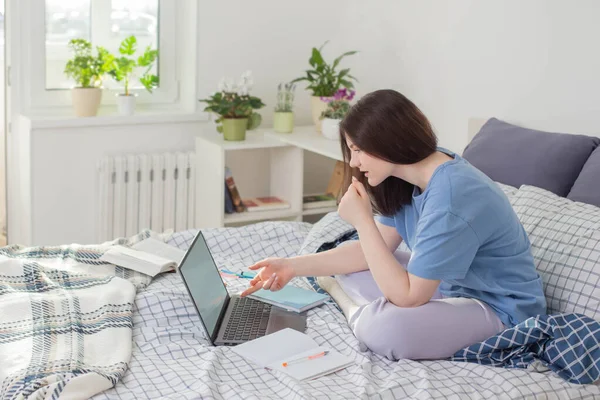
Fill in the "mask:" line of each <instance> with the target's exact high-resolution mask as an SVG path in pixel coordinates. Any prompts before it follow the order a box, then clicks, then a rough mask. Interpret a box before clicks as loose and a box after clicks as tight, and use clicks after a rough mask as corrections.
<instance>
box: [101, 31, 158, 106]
mask: <svg viewBox="0 0 600 400" xmlns="http://www.w3.org/2000/svg"><path fill="white" fill-rule="evenodd" d="M136 50H137V39H136V38H135V36H129V37H127V38H125V39H124V40H123V42H121V46H120V47H119V53H120V54H121V57H118V58H115V59H114V62H113V65H112V68H111V69H110V71H109V72H108V73H109V75H110V76H112V77H113V79H114V80H115V81H117V82H121V81H124V82H125V83H124V88H123V89H124V91H123V93H118V94H117V106H118V109H119V114H121V115H131V114H133V112H134V111H135V98H136V96H137V94H134V93H131V91H130V89H129V85H130V82H131V79H132V75H133V72H134V71H135V70H136V69H137V68H145V69H146V70H145V71H144V73H143V75H142V76H141V77H140V82H141V83H142V85H144V87H145V88H146V90H147V91H148V92H150V93H152V91H153V90H154V89H156V88H157V87H158V83H159V82H158V76H156V75H154V74H151V73H150V69H152V66H153V65H154V62H155V61H156V59H157V58H158V50H152V49H151V48H150V46H148V47H146V50H145V51H144V54H142V55H141V56H139V57H138V58H137V59H135V58H133V55H134V54H135V52H136Z"/></svg>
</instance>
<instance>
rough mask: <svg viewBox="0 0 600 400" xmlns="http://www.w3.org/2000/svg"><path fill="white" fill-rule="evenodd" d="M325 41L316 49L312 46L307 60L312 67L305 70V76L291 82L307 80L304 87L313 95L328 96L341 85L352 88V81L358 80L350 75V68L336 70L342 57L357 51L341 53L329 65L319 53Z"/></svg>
mask: <svg viewBox="0 0 600 400" xmlns="http://www.w3.org/2000/svg"><path fill="white" fill-rule="evenodd" d="M327 43H328V41H327V42H325V43H323V45H322V46H321V47H319V48H318V49H317V48H315V47H313V49H312V54H311V56H310V59H309V60H308V63H309V64H310V66H311V67H312V68H311V69H308V70H306V71H305V72H306V76H302V77H299V78H296V79H294V80H293V81H292V83H295V82H300V81H307V82H308V86H307V87H306V89H310V90H311V91H312V94H313V96H320V97H330V96H333V95H334V94H335V92H336V91H337V90H338V89H341V88H342V87H345V88H348V89H353V88H354V84H353V83H352V81H356V82H358V79H356V78H355V77H353V76H352V75H350V68H344V69H341V70H339V71H338V70H336V68H337V67H338V65H339V64H340V61H341V60H342V58H344V57H346V56H351V55H353V54H356V53H357V51H348V52H346V53H344V54H342V55H341V56H339V57H338V58H336V59H335V60H333V63H332V64H331V65H330V64H327V63H326V62H325V60H324V59H323V56H322V54H321V50H323V47H324V46H325V45H326V44H327Z"/></svg>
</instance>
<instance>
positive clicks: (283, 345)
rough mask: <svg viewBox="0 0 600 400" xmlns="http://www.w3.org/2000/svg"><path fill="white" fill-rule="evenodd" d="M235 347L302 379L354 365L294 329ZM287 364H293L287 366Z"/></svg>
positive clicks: (258, 361)
mask: <svg viewBox="0 0 600 400" xmlns="http://www.w3.org/2000/svg"><path fill="white" fill-rule="evenodd" d="M231 350H233V351H234V352H235V353H237V354H239V355H240V356H242V357H244V358H246V359H248V360H250V361H252V362H254V363H255V364H257V365H259V366H261V367H263V368H267V369H270V370H277V371H281V372H283V373H286V374H288V375H290V376H291V377H293V378H295V379H297V380H299V381H302V380H308V379H314V378H318V377H320V376H323V375H327V374H330V373H332V372H336V371H339V370H340V369H343V368H346V367H348V366H350V365H352V364H354V361H353V360H352V359H351V358H350V357H347V356H345V355H343V354H341V353H338V352H336V351H335V350H332V349H331V348H329V347H327V346H319V345H318V344H317V343H316V342H315V341H314V340H313V339H311V338H310V336H308V335H306V334H304V333H302V332H298V331H296V330H294V329H291V328H286V329H282V330H280V331H277V332H275V333H271V334H270V335H266V336H263V337H260V338H258V339H254V340H251V341H249V342H246V343H242V344H240V345H238V346H235V347H232V348H231ZM325 351H327V352H328V354H327V355H325V356H321V357H318V358H314V359H310V360H309V359H307V357H309V356H312V355H315V354H319V353H322V352H325ZM296 360H299V361H296ZM290 362H291V363H290ZM283 363H290V365H289V366H287V367H284V366H283Z"/></svg>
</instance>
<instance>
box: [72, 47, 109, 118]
mask: <svg viewBox="0 0 600 400" xmlns="http://www.w3.org/2000/svg"><path fill="white" fill-rule="evenodd" d="M69 49H70V50H71V51H72V52H73V53H74V56H73V58H72V59H70V60H69V61H68V62H67V64H66V65H65V70H64V73H65V75H66V76H67V77H69V78H71V79H73V80H74V81H75V82H76V84H77V86H75V87H74V88H72V89H71V98H72V99H73V108H74V109H75V115H77V116H78V117H93V116H95V115H96V114H97V113H98V107H99V106H100V101H101V100H102V89H101V86H102V78H103V77H104V75H105V74H106V73H107V72H108V71H109V68H110V65H111V63H112V61H113V59H114V57H113V56H112V55H111V54H110V53H109V52H108V51H107V50H106V49H105V48H103V47H97V48H96V50H97V52H98V55H97V56H94V55H92V44H91V43H90V42H88V41H87V40H85V39H71V41H69Z"/></svg>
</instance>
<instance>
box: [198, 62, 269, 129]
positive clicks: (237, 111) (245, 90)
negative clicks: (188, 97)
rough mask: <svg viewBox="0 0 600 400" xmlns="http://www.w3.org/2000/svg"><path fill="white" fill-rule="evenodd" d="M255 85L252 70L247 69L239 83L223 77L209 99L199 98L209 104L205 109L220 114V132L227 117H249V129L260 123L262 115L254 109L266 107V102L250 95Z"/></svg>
mask: <svg viewBox="0 0 600 400" xmlns="http://www.w3.org/2000/svg"><path fill="white" fill-rule="evenodd" d="M253 85H254V81H253V79H252V72H251V71H246V72H244V73H243V74H242V76H241V78H240V80H239V82H238V83H237V84H236V83H235V82H234V80H233V79H231V78H223V79H221V81H220V82H219V85H218V91H217V92H214V93H213V94H212V95H210V97H209V98H207V99H200V100H198V101H200V102H203V103H206V104H207V106H206V107H205V108H204V111H209V112H213V113H215V114H217V115H218V116H219V117H218V118H217V119H216V120H215V122H216V123H217V130H218V131H219V132H221V131H222V129H223V127H222V125H221V122H222V121H223V119H225V118H248V129H254V128H256V127H258V126H259V125H260V123H261V121H262V117H261V116H260V114H258V113H256V112H254V110H257V109H259V108H262V107H264V106H265V104H264V103H263V102H262V101H261V99H259V98H258V97H254V96H250V90H251V89H252V86H253Z"/></svg>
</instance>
